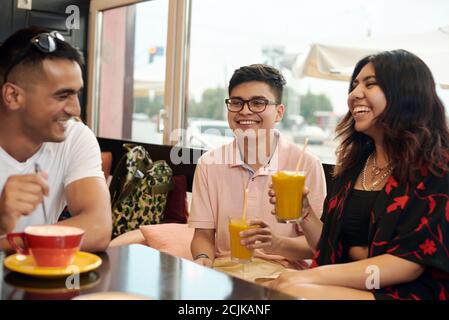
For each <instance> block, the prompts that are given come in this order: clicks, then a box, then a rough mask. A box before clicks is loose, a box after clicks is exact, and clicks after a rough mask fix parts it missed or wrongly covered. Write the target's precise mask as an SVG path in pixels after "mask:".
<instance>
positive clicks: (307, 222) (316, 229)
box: [299, 211, 323, 252]
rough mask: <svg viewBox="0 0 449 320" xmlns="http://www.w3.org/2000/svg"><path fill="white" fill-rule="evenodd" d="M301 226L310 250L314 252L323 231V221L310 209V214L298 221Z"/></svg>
mask: <svg viewBox="0 0 449 320" xmlns="http://www.w3.org/2000/svg"><path fill="white" fill-rule="evenodd" d="M299 225H300V226H301V228H302V230H303V232H304V236H305V238H306V240H307V243H308V244H309V247H310V249H311V250H312V252H315V251H316V249H317V247H318V242H319V240H320V237H321V232H322V231H323V223H322V222H321V220H320V219H319V218H318V217H317V216H316V215H315V213H314V212H313V211H312V212H310V214H309V215H308V216H307V217H306V218H304V219H303V220H301V222H300V223H299Z"/></svg>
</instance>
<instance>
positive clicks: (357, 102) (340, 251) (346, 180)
mask: <svg viewBox="0 0 449 320" xmlns="http://www.w3.org/2000/svg"><path fill="white" fill-rule="evenodd" d="M348 106H349V111H348V113H347V114H346V116H345V117H344V119H343V120H342V121H341V123H340V124H339V125H338V127H337V136H338V137H339V138H340V141H341V144H340V146H339V149H338V152H337V156H338V158H337V165H336V167H335V172H334V176H335V180H334V185H333V188H332V189H331V190H329V193H328V196H327V198H326V200H325V204H324V212H323V215H322V218H321V221H320V220H319V219H318V218H316V215H315V213H314V212H310V211H311V210H310V208H308V215H307V217H306V218H304V219H303V221H301V226H302V228H303V230H304V232H305V235H306V238H307V240H308V243H309V245H310V247H311V250H312V251H313V252H314V254H315V258H314V262H313V266H314V267H313V268H311V269H309V270H304V271H294V272H286V273H284V274H282V275H281V276H280V277H279V278H278V279H277V280H275V281H274V282H272V283H271V286H272V287H273V288H277V289H280V290H283V291H285V292H288V293H290V294H293V295H296V296H298V297H303V298H310V299H333V298H335V299H345V298H347V299H449V167H448V164H449V131H448V127H447V123H446V116H445V109H444V106H443V104H442V102H441V100H440V99H439V98H438V96H437V94H436V91H435V82H434V79H433V76H432V74H431V72H430V70H429V68H428V67H427V66H426V65H425V63H424V62H423V61H422V60H421V59H419V58H418V57H416V56H415V55H413V54H412V53H410V52H407V51H404V50H395V51H387V52H382V53H379V54H376V55H373V56H368V57H366V58H364V59H362V60H361V61H359V62H358V64H357V65H356V67H355V69H354V72H353V74H352V78H351V84H350V88H349V96H348ZM269 195H270V196H271V199H270V201H271V202H272V203H274V202H275V201H276V200H275V195H274V193H273V190H270V193H269ZM306 198H307V197H305V199H306ZM304 202H305V203H307V201H304Z"/></svg>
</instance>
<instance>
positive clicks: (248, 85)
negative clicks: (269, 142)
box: [228, 81, 285, 132]
mask: <svg viewBox="0 0 449 320" xmlns="http://www.w3.org/2000/svg"><path fill="white" fill-rule="evenodd" d="M230 98H241V99H244V100H250V99H254V98H264V99H267V100H269V101H276V102H277V101H278V99H277V98H276V96H275V94H274V93H273V91H272V89H271V88H270V86H269V85H268V84H267V83H265V82H262V81H248V82H243V83H241V84H239V85H237V86H235V87H234V88H233V89H232V91H231V94H230ZM284 110H285V107H284V105H283V104H278V105H273V104H269V105H267V107H266V108H265V110H264V111H263V112H260V113H254V112H252V111H251V110H249V108H248V104H245V105H244V106H243V109H242V110H241V111H240V112H230V111H228V123H229V127H230V128H231V129H232V130H233V131H234V130H236V129H240V130H243V131H246V130H248V129H252V130H255V131H256V132H257V131H258V130H259V129H266V130H267V129H273V128H274V127H275V125H276V123H278V122H279V121H281V120H282V117H283V116H284Z"/></svg>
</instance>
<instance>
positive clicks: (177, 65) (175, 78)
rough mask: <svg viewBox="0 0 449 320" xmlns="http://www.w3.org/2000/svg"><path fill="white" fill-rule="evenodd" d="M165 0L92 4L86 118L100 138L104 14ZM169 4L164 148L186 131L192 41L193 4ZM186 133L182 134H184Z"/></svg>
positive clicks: (177, 0)
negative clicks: (172, 134) (191, 20)
mask: <svg viewBox="0 0 449 320" xmlns="http://www.w3.org/2000/svg"><path fill="white" fill-rule="evenodd" d="M146 1H164V0H92V1H91V3H90V14H89V48H88V68H87V70H88V74H87V79H88V83H89V85H88V88H87V104H86V118H87V124H88V126H89V127H90V128H91V129H92V130H93V131H94V133H95V134H97V135H98V121H99V84H100V78H99V75H100V65H101V62H100V59H99V58H98V57H100V56H101V37H102V22H103V11H105V10H108V9H114V8H117V7H123V6H127V5H133V4H138V3H142V2H146ZM165 1H168V2H169V4H168V8H169V9H168V21H167V23H168V26H167V42H166V70H165V71H166V72H165V74H166V76H165V88H164V106H163V109H162V110H164V111H163V112H161V114H160V116H161V117H163V122H164V132H163V142H162V143H163V144H165V145H174V144H177V143H178V142H180V141H179V139H178V138H179V137H175V138H176V139H173V138H174V137H171V135H170V133H171V132H173V131H174V130H175V129H179V128H183V127H184V123H185V121H186V119H185V113H186V112H185V111H186V107H187V101H188V90H187V85H188V83H187V81H188V72H189V42H190V41H189V37H190V33H189V30H190V15H191V0H165ZM181 132H183V130H181Z"/></svg>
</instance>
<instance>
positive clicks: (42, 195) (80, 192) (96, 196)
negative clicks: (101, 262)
mask: <svg viewBox="0 0 449 320" xmlns="http://www.w3.org/2000/svg"><path fill="white" fill-rule="evenodd" d="M82 63H83V60H82V56H81V55H80V53H79V52H78V51H77V50H76V49H75V48H73V47H72V46H70V45H69V44H68V43H67V42H65V41H64V40H63V37H62V36H61V35H60V34H58V33H56V32H49V31H47V30H44V29H40V28H28V29H23V30H19V31H17V32H16V33H14V34H13V35H12V36H11V37H9V38H8V39H7V40H6V41H5V42H4V43H3V45H2V46H0V86H1V95H0V192H1V193H0V239H1V240H0V241H1V242H0V244H1V247H2V248H6V249H8V248H9V246H8V244H7V243H6V241H5V239H4V236H5V234H6V233H8V232H11V231H22V230H23V229H24V228H25V227H27V226H29V225H36V224H46V223H50V224H54V223H58V224H61V225H68V226H76V227H79V228H82V229H84V230H85V231H86V233H85V236H84V240H83V245H82V249H83V250H86V251H102V250H105V249H106V248H107V246H108V244H109V241H110V237H111V229H112V222H111V207H110V198H109V192H108V188H107V185H106V182H105V179H104V175H103V172H102V170H101V155H100V154H101V153H100V148H99V146H98V142H97V140H96V138H95V135H94V134H93V133H92V131H90V129H89V128H88V127H87V126H85V125H84V124H83V123H82V122H79V121H76V120H75V118H77V117H78V116H79V115H80V104H79V100H78V94H79V93H80V91H81V89H82V87H83V78H82V72H81V65H82ZM66 205H67V207H68V209H69V212H70V213H71V218H69V219H66V220H64V221H59V222H58V220H59V216H60V214H61V212H62V211H63V209H64V207H65V206H66Z"/></svg>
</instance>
